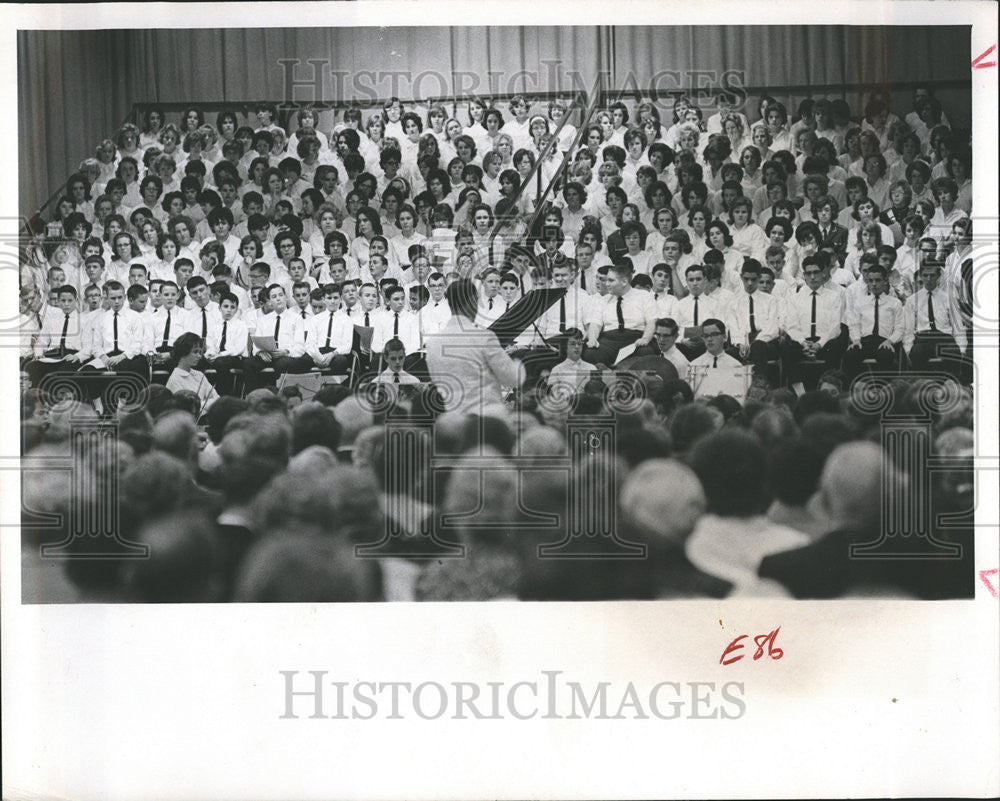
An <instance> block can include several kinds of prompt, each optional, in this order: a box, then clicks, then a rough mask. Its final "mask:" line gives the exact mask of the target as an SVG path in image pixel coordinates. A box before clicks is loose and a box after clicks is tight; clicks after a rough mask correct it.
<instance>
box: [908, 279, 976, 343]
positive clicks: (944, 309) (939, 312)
mask: <svg viewBox="0 0 1000 801" xmlns="http://www.w3.org/2000/svg"><path fill="white" fill-rule="evenodd" d="M931 304H933V306H934V309H933V310H934V328H933V329H932V328H931V318H930V313H931V309H930V305H931ZM903 318H904V331H903V345H904V347H905V348H906V350H907V352H909V350H910V348H912V347H913V340H914V338H915V336H916V335H917V334H923V333H927V332H929V331H932V330H937V331H940V332H941V333H943V334H949V335H951V336H952V337H954V338H955V341H956V342H957V343H958V346H959V349H960V350H961V351H962V352H963V353H964V352H965V346H966V338H965V326H964V324H963V323H962V320H961V317H960V315H959V314H958V309H957V308H956V305H955V301H954V298H953V296H952V295H951V293H949V292H948V290H947V289H946V288H945V287H943V286H941V285H940V284H939V285H938V286H936V287H935V288H934V291H933V292H931V293H930V297H928V292H927V289H926V288H925V289H921V290H920V291H919V292H915V293H914V294H912V295H910V297H909V298H908V299H907V301H906V308H905V310H904V312H903Z"/></svg>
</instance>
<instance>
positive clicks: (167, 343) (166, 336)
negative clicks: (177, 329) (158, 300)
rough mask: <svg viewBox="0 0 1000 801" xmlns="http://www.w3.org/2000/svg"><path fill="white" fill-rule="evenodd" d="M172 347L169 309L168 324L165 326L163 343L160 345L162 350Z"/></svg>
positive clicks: (168, 310) (168, 311) (168, 313)
mask: <svg viewBox="0 0 1000 801" xmlns="http://www.w3.org/2000/svg"><path fill="white" fill-rule="evenodd" d="M169 346H170V309H167V322H166V324H165V325H164V326H163V342H161V343H160V347H161V348H167V347H169Z"/></svg>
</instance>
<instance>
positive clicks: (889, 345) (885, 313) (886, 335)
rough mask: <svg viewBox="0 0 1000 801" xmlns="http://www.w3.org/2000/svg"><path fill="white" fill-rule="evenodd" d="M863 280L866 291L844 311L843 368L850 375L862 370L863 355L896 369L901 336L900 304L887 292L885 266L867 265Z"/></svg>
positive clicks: (902, 324) (887, 367) (881, 364)
mask: <svg viewBox="0 0 1000 801" xmlns="http://www.w3.org/2000/svg"><path fill="white" fill-rule="evenodd" d="M865 283H866V284H867V285H868V291H869V294H865V295H860V296H858V297H856V298H855V299H854V300H853V302H852V303H850V304H849V305H848V306H847V307H846V309H845V312H844V317H845V320H844V322H845V323H846V324H847V330H848V334H849V336H850V340H851V344H850V345H848V347H847V352H846V353H845V354H844V371H845V372H846V373H847V374H848V375H849V376H851V377H854V376H856V375H858V374H859V373H860V372H861V370H862V369H863V362H864V360H865V359H874V360H875V362H876V364H877V365H878V367H879V368H880V369H882V370H895V369H896V367H897V359H898V353H899V346H900V342H902V339H903V332H904V319H903V304H902V303H900V302H899V299H898V298H897V297H895V296H894V295H892V294H890V293H889V281H888V277H887V275H886V271H885V268H884V267H880V266H879V265H878V264H874V265H872V266H870V267H869V268H868V272H867V273H866V275H865ZM914 297H916V296H914Z"/></svg>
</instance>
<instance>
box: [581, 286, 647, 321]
mask: <svg viewBox="0 0 1000 801" xmlns="http://www.w3.org/2000/svg"><path fill="white" fill-rule="evenodd" d="M603 301H604V302H603V304H602V305H601V306H600V307H599V310H600V315H599V316H596V315H595V322H599V323H600V324H601V327H602V328H603V330H605V331H617V330H618V328H619V322H618V296H617V295H605V296H604V298H603ZM621 301H622V302H621V309H622V317H623V318H624V320H625V330H627V331H644V330H645V329H646V326H647V325H651V324H652V323H653V322H654V321H655V320H656V310H655V308H654V306H653V296H652V294H650V293H649V292H643V291H642V290H639V289H629V290H628V291H627V292H626V293H625V294H624V295H622V296H621Z"/></svg>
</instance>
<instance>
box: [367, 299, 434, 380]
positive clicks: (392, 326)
mask: <svg viewBox="0 0 1000 801" xmlns="http://www.w3.org/2000/svg"><path fill="white" fill-rule="evenodd" d="M385 295H386V299H387V300H388V301H389V308H388V310H387V311H386V312H385V313H384V314H382V315H380V316H379V317H378V319H376V320H375V326H374V327H375V331H374V333H373V334H372V353H381V352H382V351H384V350H385V345H386V343H387V342H388V341H389V340H390V339H398V340H400V341H401V342H402V343H403V346H404V347H405V348H406V353H407V354H408V356H407V360H408V362H409V363H408V364H407V369H408V370H410V371H411V372H412V371H413V365H414V364H416V363H417V362H418V361H419V360H420V353H419V351H420V350H421V347H422V344H423V343H422V342H421V336H420V320H419V319H418V317H417V315H415V314H414V313H413V312H411V311H407V310H406V290H405V289H403V287H401V286H399V285H398V284H397V285H394V286H390V287H389V289H387V290H386V293H385Z"/></svg>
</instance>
